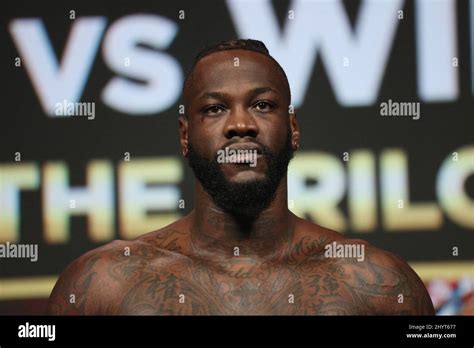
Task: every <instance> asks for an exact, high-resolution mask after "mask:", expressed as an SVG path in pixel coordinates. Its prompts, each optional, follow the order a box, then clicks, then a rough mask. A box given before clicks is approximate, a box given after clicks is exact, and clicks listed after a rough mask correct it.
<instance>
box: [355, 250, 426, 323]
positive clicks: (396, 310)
mask: <svg viewBox="0 0 474 348" xmlns="http://www.w3.org/2000/svg"><path fill="white" fill-rule="evenodd" d="M355 263H357V262H352V267H350V273H351V274H350V278H351V279H352V281H351V282H350V283H351V285H352V286H353V287H352V289H351V292H352V297H353V298H357V299H361V302H362V303H364V304H365V305H366V308H370V310H369V314H379V315H434V314H435V312H434V308H433V304H432V302H431V299H430V296H429V294H428V292H427V290H426V288H425V286H424V285H423V282H422V281H421V279H420V278H419V277H418V275H417V274H416V273H415V272H414V271H413V269H412V268H411V267H410V266H409V265H408V264H407V263H406V262H405V261H403V260H402V259H401V258H399V257H398V256H396V255H394V254H392V253H389V252H387V251H384V250H380V249H377V248H375V247H373V246H371V245H366V257H365V260H364V261H363V262H360V263H359V264H358V265H355Z"/></svg>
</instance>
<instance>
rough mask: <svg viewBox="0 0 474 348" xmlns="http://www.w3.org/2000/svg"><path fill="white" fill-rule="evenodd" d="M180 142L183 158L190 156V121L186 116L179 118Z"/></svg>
mask: <svg viewBox="0 0 474 348" xmlns="http://www.w3.org/2000/svg"><path fill="white" fill-rule="evenodd" d="M178 121H179V142H180V143H181V151H182V153H183V157H187V156H188V144H189V141H188V119H187V117H186V116H179V119H178Z"/></svg>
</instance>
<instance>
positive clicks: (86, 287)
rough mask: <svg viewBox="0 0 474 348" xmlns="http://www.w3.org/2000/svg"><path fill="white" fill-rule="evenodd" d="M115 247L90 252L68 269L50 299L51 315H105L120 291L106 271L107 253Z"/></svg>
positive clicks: (112, 244)
mask: <svg viewBox="0 0 474 348" xmlns="http://www.w3.org/2000/svg"><path fill="white" fill-rule="evenodd" d="M115 244H116V242H112V243H109V244H107V245H105V246H103V247H100V248H97V249H94V250H92V251H89V252H88V253H85V254H84V255H82V256H80V257H79V258H78V259H76V260H75V261H74V262H72V263H71V264H70V265H69V266H68V267H67V268H66V270H65V271H64V272H63V273H62V274H61V276H60V277H59V279H58V281H57V282H56V285H55V286H54V289H53V291H52V293H51V295H50V298H49V303H48V308H47V313H48V314H52V315H84V314H89V315H98V314H103V312H104V311H105V310H106V309H107V306H108V304H110V303H112V301H111V299H112V298H113V297H114V294H115V293H117V290H118V287H119V284H118V283H117V282H116V281H113V279H111V278H110V277H108V276H107V275H106V274H107V272H105V271H104V270H105V267H106V265H107V263H108V260H107V258H108V257H107V255H108V253H109V252H108V251H109V249H111V248H113V247H114V245H115Z"/></svg>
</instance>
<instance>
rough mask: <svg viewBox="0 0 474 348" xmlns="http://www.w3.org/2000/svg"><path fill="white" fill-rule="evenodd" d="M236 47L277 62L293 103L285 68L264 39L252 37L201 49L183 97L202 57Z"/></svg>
mask: <svg viewBox="0 0 474 348" xmlns="http://www.w3.org/2000/svg"><path fill="white" fill-rule="evenodd" d="M236 49H239V50H248V51H254V52H258V53H261V54H263V55H265V56H267V57H268V58H270V59H271V60H272V61H273V62H274V63H275V66H276V67H277V69H278V71H279V72H280V73H281V75H282V76H283V79H284V80H285V83H286V87H287V91H288V96H287V97H288V103H291V91H290V84H289V82H288V77H287V76H286V73H285V70H283V68H282V67H281V65H280V63H278V62H277V61H276V59H275V58H273V57H272V56H271V55H270V52H269V51H268V48H267V46H265V44H264V43H263V42H262V41H259V40H252V39H236V40H227V41H222V42H219V43H216V44H212V45H208V46H206V47H204V48H203V49H201V51H199V52H198V54H197V55H196V57H195V58H194V62H193V65H192V66H191V69H189V71H188V74H187V75H186V78H185V79H184V83H183V91H182V95H183V97H184V91H185V89H186V87H187V85H188V83H189V81H190V79H191V77H192V74H193V72H194V68H195V67H196V65H197V63H198V62H199V61H200V60H201V59H203V58H204V57H207V56H208V55H210V54H212V53H215V52H221V51H228V50H236ZM185 115H186V116H187V112H185Z"/></svg>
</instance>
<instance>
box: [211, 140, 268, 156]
mask: <svg viewBox="0 0 474 348" xmlns="http://www.w3.org/2000/svg"><path fill="white" fill-rule="evenodd" d="M241 143H245V144H255V145H257V147H258V150H259V152H260V153H261V154H262V156H265V157H268V156H273V155H274V153H273V151H271V150H270V148H269V147H268V146H266V145H264V144H262V143H261V142H259V141H257V140H247V141H239V140H231V141H229V142H227V143H225V144H224V145H223V146H222V147H221V148H220V149H219V151H225V149H226V148H227V147H229V146H231V145H234V144H241ZM216 152H217V151H216ZM217 157H218V155H217V154H216V156H215V159H217Z"/></svg>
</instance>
